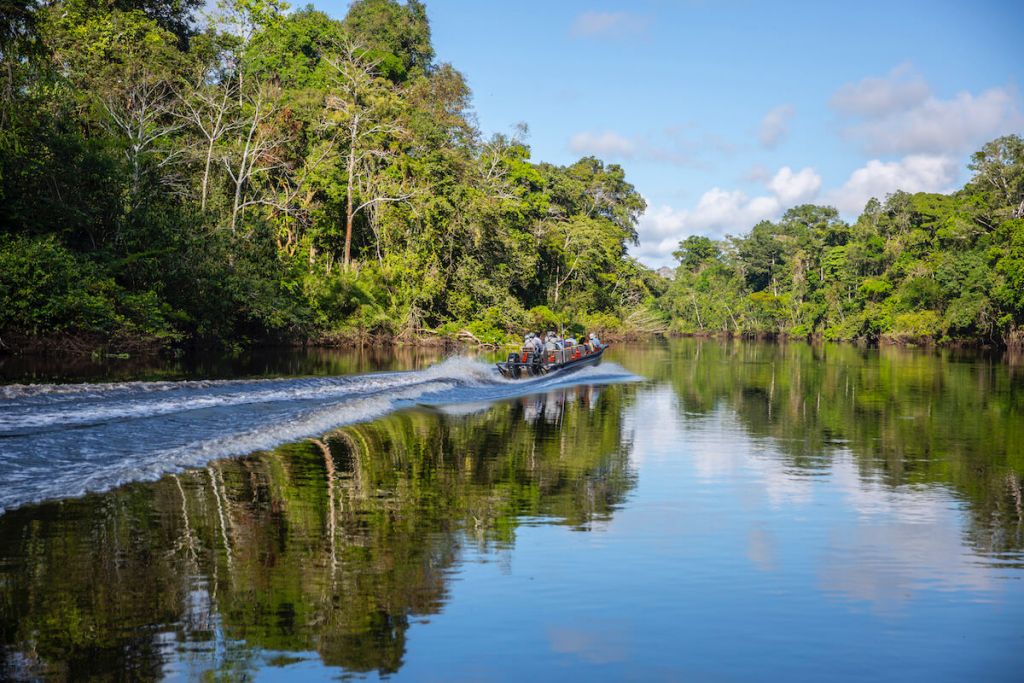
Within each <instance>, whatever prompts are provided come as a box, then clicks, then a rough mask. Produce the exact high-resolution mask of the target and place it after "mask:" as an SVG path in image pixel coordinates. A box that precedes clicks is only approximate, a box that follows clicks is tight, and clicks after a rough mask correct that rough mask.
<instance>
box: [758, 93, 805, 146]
mask: <svg viewBox="0 0 1024 683" xmlns="http://www.w3.org/2000/svg"><path fill="white" fill-rule="evenodd" d="M794 114H796V109H794V108H793V106H792V105H789V104H783V105H781V106H778V107H775V109H772V110H771V111H770V112H768V113H767V114H765V115H764V118H763V119H761V128H760V130H759V131H758V133H757V139H758V140H760V141H761V144H762V145H763V146H764V147H767V148H768V149H771V148H773V147H775V146H776V145H778V144H779V143H780V142H782V141H783V140H785V139H786V137H787V136H788V135H789V122H790V120H791V119H792V118H793V115H794Z"/></svg>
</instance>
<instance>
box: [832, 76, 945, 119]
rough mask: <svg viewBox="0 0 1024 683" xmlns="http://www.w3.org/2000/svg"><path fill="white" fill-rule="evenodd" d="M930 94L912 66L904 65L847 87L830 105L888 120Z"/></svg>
mask: <svg viewBox="0 0 1024 683" xmlns="http://www.w3.org/2000/svg"><path fill="white" fill-rule="evenodd" d="M930 94H931V88H929V87H928V83H927V82H926V81H925V80H924V78H923V77H922V76H921V75H920V74H919V73H917V72H916V71H914V69H913V67H912V66H911V65H910V64H901V65H899V66H897V67H896V68H894V69H893V70H892V71H890V72H889V73H888V74H886V75H885V76H881V77H871V78H865V79H864V80H862V81H859V82H857V83H847V84H846V85H844V86H843V87H841V88H840V89H839V90H837V91H836V93H835V94H834V95H833V96H832V99H831V100H829V105H830V106H831V107H832V108H833V109H835V110H836V111H839V112H842V113H844V114H850V115H854V116H885V115H887V114H892V113H898V112H901V111H905V110H907V109H909V108H910V107H913V106H914V105H916V104H919V103H921V102H923V101H924V100H925V99H927V98H928V96H929V95H930Z"/></svg>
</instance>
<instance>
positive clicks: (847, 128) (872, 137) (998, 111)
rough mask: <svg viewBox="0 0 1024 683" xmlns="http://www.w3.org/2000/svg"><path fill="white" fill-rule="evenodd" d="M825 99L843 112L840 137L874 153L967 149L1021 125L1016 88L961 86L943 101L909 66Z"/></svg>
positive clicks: (837, 92) (939, 152)
mask: <svg viewBox="0 0 1024 683" xmlns="http://www.w3.org/2000/svg"><path fill="white" fill-rule="evenodd" d="M829 104H830V105H831V106H832V108H833V109H835V110H836V111H837V112H839V113H840V114H841V115H843V116H844V124H843V128H842V134H843V136H844V137H846V138H847V139H849V140H852V141H855V142H856V143H858V144H859V145H860V146H861V147H863V148H864V150H865V151H866V152H868V153H869V154H875V155H885V154H955V153H965V152H971V151H974V150H975V149H977V148H978V147H980V146H981V145H982V144H984V143H985V142H987V141H988V140H991V139H993V138H995V137H998V136H1000V135H1004V134H1006V133H1010V132H1013V131H1016V130H1019V129H1020V128H1021V127H1022V126H1024V116H1022V115H1021V103H1020V96H1019V94H1018V93H1017V91H1016V90H1015V89H1013V88H1010V87H1006V88H990V89H988V90H985V91H983V92H981V93H977V94H975V93H970V92H967V91H963V92H960V93H958V94H956V95H955V96H954V97H952V98H950V99H945V100H944V99H940V98H938V97H936V96H935V95H933V94H932V93H931V89H930V88H929V86H928V84H927V83H926V82H925V80H924V78H923V77H922V76H921V75H920V74H918V73H916V72H915V71H913V69H912V68H911V67H910V66H909V65H902V66H899V67H896V68H895V69H893V70H892V71H891V72H890V73H889V74H888V75H886V76H883V77H880V78H866V79H864V80H862V81H860V82H859V83H851V84H847V85H844V86H843V87H841V88H840V89H839V90H837V91H836V93H835V94H834V95H833V96H832V99H831V100H830V102H829Z"/></svg>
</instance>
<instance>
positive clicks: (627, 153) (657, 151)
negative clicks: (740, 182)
mask: <svg viewBox="0 0 1024 683" xmlns="http://www.w3.org/2000/svg"><path fill="white" fill-rule="evenodd" d="M705 149H714V150H716V151H718V152H720V153H726V150H725V148H724V143H722V142H721V141H720V140H719V139H717V138H715V137H714V136H709V135H705V136H704V137H703V139H700V140H694V139H691V138H690V137H688V136H686V135H685V134H684V132H683V131H681V130H679V129H676V128H668V129H665V130H663V131H659V132H658V133H657V134H655V135H653V136H652V135H643V134H640V135H633V136H626V135H621V134H619V133H616V132H615V131H611V130H606V131H602V132H591V131H582V132H579V133H576V134H575V135H573V136H572V137H571V138H569V150H570V151H571V152H573V153H574V154H594V155H597V156H605V157H610V158H613V159H643V160H646V161H653V162H657V163H665V164H672V165H674V166H686V167H690V168H703V169H706V168H707V164H706V163H704V162H703V161H701V159H700V158H699V154H698V153H699V152H700V151H701V150H705Z"/></svg>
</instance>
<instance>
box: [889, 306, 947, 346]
mask: <svg viewBox="0 0 1024 683" xmlns="http://www.w3.org/2000/svg"><path fill="white" fill-rule="evenodd" d="M941 335H942V324H941V318H940V316H939V314H938V312H937V311H914V312H912V313H901V314H900V315H897V316H896V318H895V319H894V320H893V325H892V334H891V335H889V337H890V338H891V339H892V340H893V341H898V342H914V341H927V340H933V339H936V338H938V337H939V336H941Z"/></svg>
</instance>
